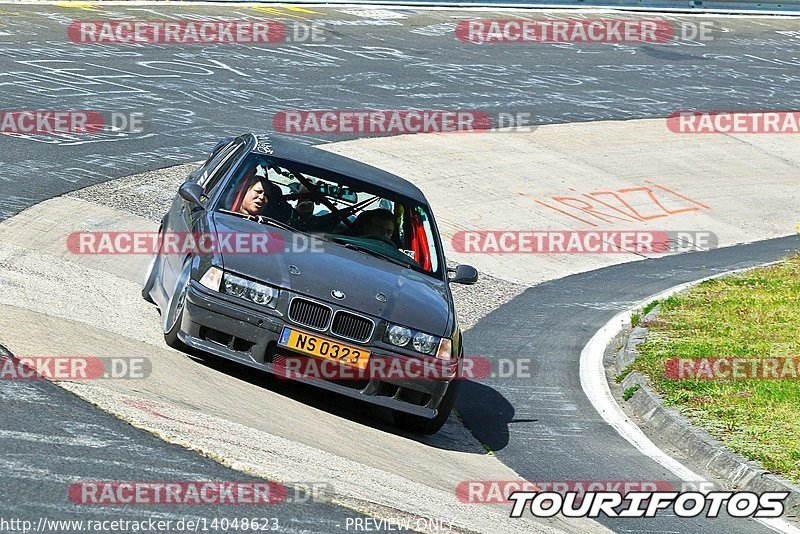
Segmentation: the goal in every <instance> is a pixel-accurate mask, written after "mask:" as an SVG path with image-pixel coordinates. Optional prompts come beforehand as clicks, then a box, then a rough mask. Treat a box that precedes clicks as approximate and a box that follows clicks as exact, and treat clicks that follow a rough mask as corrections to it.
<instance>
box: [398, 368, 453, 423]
mask: <svg viewBox="0 0 800 534" xmlns="http://www.w3.org/2000/svg"><path fill="white" fill-rule="evenodd" d="M460 388H461V381H460V380H459V379H458V378H456V379H455V380H453V381H452V382H450V385H449V386H447V392H446V393H445V394H444V397H443V398H442V402H440V403H439V409H438V413H437V414H436V417H435V418H433V419H427V418H425V417H420V416H418V415H411V414H407V413H404V412H400V411H397V410H395V411H394V412H393V413H392V419H394V424H395V426H397V427H398V428H400V429H402V430H406V431H408V432H412V433H414V434H424V435H426V436H430V435H432V434H436V433H437V432H438V431H439V430H440V429H441V428H442V427H443V426H444V424H445V423H446V422H447V418H448V417H450V412H451V411H453V406H455V404H456V399H457V398H458V390H459V389H460Z"/></svg>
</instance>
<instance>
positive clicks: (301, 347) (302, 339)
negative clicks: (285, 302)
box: [278, 327, 370, 369]
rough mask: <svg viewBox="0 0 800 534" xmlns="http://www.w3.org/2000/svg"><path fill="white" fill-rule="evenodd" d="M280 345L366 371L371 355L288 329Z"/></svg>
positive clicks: (281, 338)
mask: <svg viewBox="0 0 800 534" xmlns="http://www.w3.org/2000/svg"><path fill="white" fill-rule="evenodd" d="M278 345H281V346H282V347H286V348H288V349H291V350H296V351H297V352H302V353H305V354H310V355H311V356H316V357H318V358H324V359H326V360H333V361H336V362H339V363H340V364H342V365H348V366H350V367H357V368H359V369H366V367H367V362H368V361H369V355H370V352H369V351H368V350H364V349H359V348H356V347H351V346H349V345H344V344H342V343H337V342H335V341H331V340H329V339H325V338H322V337H317V336H312V335H311V334H306V333H305V332H299V331H297V330H292V329H291V328H286V327H284V328H283V332H281V337H280V339H278Z"/></svg>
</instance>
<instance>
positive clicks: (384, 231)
mask: <svg viewBox="0 0 800 534" xmlns="http://www.w3.org/2000/svg"><path fill="white" fill-rule="evenodd" d="M394 231H395V219H394V213H392V212H391V211H389V210H387V209H377V210H369V211H362V212H361V213H360V214H359V216H358V217H356V220H355V221H354V222H353V235H357V236H362V237H370V236H374V237H378V238H380V239H383V240H385V241H392V236H393V235H394Z"/></svg>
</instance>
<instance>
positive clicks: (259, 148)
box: [250, 134, 428, 206]
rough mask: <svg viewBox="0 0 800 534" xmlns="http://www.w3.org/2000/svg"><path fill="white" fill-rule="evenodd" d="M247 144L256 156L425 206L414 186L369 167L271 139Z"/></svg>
mask: <svg viewBox="0 0 800 534" xmlns="http://www.w3.org/2000/svg"><path fill="white" fill-rule="evenodd" d="M250 141H251V145H252V146H251V147H250V151H251V152H254V153H256V154H269V155H272V156H274V157H276V158H281V159H285V160H289V161H292V162H295V163H299V164H301V165H308V166H309V167H318V168H320V169H323V170H325V171H329V173H332V174H338V175H341V176H342V177H344V178H347V179H349V180H348V181H349V182H351V183H352V184H353V185H356V186H358V185H364V186H366V187H367V188H373V189H382V190H384V191H386V192H389V193H394V194H399V195H402V196H404V197H407V198H410V199H412V200H415V201H416V202H418V203H420V204H424V205H426V206H427V205H428V201H427V199H426V198H425V195H423V194H422V191H420V190H419V188H418V187H417V186H415V185H414V184H412V183H411V182H409V181H408V180H405V179H403V178H400V177H399V176H397V175H395V174H392V173H390V172H386V171H384V170H381V169H378V168H377V167H373V166H372V165H367V164H366V163H361V162H360V161H356V160H354V159H350V158H347V157H345V156H340V155H339V154H334V153H333V152H328V151H327V150H322V149H319V148H316V147H313V146H308V145H304V144H302V143H298V142H296V141H290V140H288V139H285V138H281V137H276V136H274V135H264V134H252V135H251V140H250Z"/></svg>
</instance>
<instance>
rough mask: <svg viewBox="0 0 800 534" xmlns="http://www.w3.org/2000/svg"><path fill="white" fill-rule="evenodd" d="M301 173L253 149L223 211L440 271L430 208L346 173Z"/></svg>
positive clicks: (426, 270) (424, 269)
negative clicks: (360, 183)
mask: <svg viewBox="0 0 800 534" xmlns="http://www.w3.org/2000/svg"><path fill="white" fill-rule="evenodd" d="M316 174H318V175H312V174H309V173H308V172H305V167H304V172H300V171H299V170H298V168H297V165H294V164H292V163H291V162H288V161H285V160H281V159H279V158H274V157H271V156H267V155H263V154H256V153H252V154H250V155H249V156H248V157H247V158H245V159H244V161H243V162H242V164H241V165H240V166H239V167H238V168H237V169H236V170H235V171H234V173H233V176H232V178H231V180H230V182H229V184H228V185H227V187H226V189H225V190H224V191H223V192H222V193H221V195H220V198H219V201H218V202H217V210H223V211H229V212H234V213H236V214H237V215H240V216H250V217H252V218H253V219H254V220H255V219H257V218H259V217H265V218H267V219H270V220H273V221H277V222H278V223H282V224H285V225H288V226H289V227H291V228H292V229H294V230H297V231H301V232H308V233H311V234H315V235H317V236H319V237H322V238H324V239H328V240H330V241H334V242H336V243H339V244H341V245H343V246H346V247H348V248H352V249H356V250H361V251H363V252H366V253H368V254H371V255H373V256H377V257H380V258H382V259H384V260H385V261H390V262H393V263H399V264H402V265H405V266H407V267H410V268H413V269H415V270H418V271H421V272H424V273H426V274H430V275H434V276H438V274H439V273H440V267H441V261H440V259H439V256H438V254H437V252H436V251H437V250H439V247H438V242H437V239H438V236H437V235H436V234H435V232H434V231H433V227H432V225H431V217H430V214H429V211H428V208H427V207H426V206H424V205H420V204H418V203H415V202H412V201H411V200H410V199H407V198H405V197H402V196H396V197H393V196H389V195H386V193H382V194H378V193H375V192H373V191H369V190H368V189H367V188H364V187H357V186H355V185H354V184H351V183H348V180H347V179H346V178H345V177H341V176H338V175H337V176H336V177H335V178H332V177H327V178H326V177H325V175H324V171H323V170H318V171H316Z"/></svg>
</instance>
